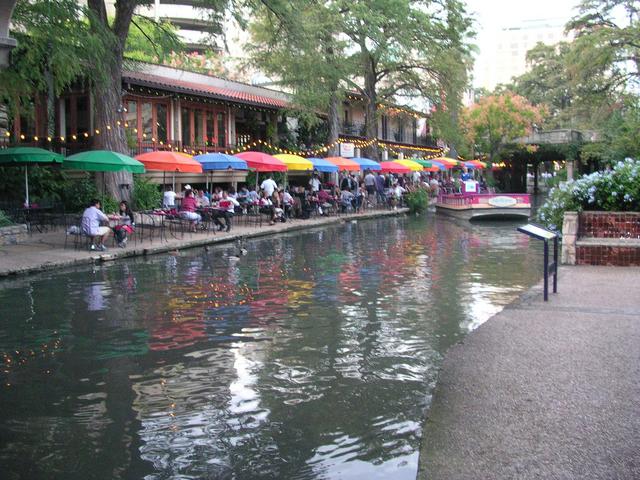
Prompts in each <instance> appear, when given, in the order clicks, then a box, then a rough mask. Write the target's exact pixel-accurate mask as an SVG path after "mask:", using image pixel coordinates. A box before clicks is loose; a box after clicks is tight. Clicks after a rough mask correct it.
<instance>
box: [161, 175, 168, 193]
mask: <svg viewBox="0 0 640 480" xmlns="http://www.w3.org/2000/svg"><path fill="white" fill-rule="evenodd" d="M166 178H167V172H165V171H164V170H163V171H162V191H163V192H164V191H165V190H166V189H167V187H166V183H167V182H166Z"/></svg>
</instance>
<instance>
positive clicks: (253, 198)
mask: <svg viewBox="0 0 640 480" xmlns="http://www.w3.org/2000/svg"><path fill="white" fill-rule="evenodd" d="M247 200H248V201H249V203H253V204H256V203H258V200H260V195H258V192H256V188H255V187H249V192H248V193H247Z"/></svg>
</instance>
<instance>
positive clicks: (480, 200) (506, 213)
mask: <svg viewBox="0 0 640 480" xmlns="http://www.w3.org/2000/svg"><path fill="white" fill-rule="evenodd" d="M474 184H475V185H474ZM477 189H478V185H477V182H473V181H467V182H462V190H463V192H462V193H453V194H442V195H439V196H438V200H437V201H436V204H435V207H436V212H438V213H444V214H447V215H451V216H454V217H458V218H463V219H466V220H480V219H486V220H495V219H505V220H506V219H516V218H524V219H527V218H529V216H530V215H531V200H530V198H529V195H528V194H526V193H476V192H477Z"/></svg>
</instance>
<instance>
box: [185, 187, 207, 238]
mask: <svg viewBox="0 0 640 480" xmlns="http://www.w3.org/2000/svg"><path fill="white" fill-rule="evenodd" d="M196 207H197V205H196V199H195V198H194V197H193V190H191V189H189V190H187V191H185V192H184V198H183V199H182V203H181V204H180V216H181V217H182V218H185V219H187V220H189V221H191V223H192V225H193V229H194V230H195V229H196V225H198V224H199V223H200V222H201V221H202V217H201V216H200V214H199V213H197V212H196Z"/></svg>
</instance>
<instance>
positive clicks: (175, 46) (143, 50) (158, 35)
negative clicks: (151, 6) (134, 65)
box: [125, 16, 184, 63]
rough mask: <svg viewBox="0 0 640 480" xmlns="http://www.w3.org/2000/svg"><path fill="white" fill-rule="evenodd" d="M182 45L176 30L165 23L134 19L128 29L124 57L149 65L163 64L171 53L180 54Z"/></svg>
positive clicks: (139, 18)
mask: <svg viewBox="0 0 640 480" xmlns="http://www.w3.org/2000/svg"><path fill="white" fill-rule="evenodd" d="M183 50H184V43H183V42H182V40H181V39H180V37H179V36H178V29H177V28H176V27H174V26H173V25H172V24H171V23H169V22H165V21H158V22H156V21H154V20H152V19H150V18H146V17H140V16H137V17H134V18H133V19H132V21H131V27H130V28H129V35H128V36H127V43H126V44H125V55H126V57H127V58H129V59H133V60H140V61H144V62H151V63H165V62H168V61H169V60H170V58H171V57H172V54H173V53H177V52H182V51H183Z"/></svg>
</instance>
